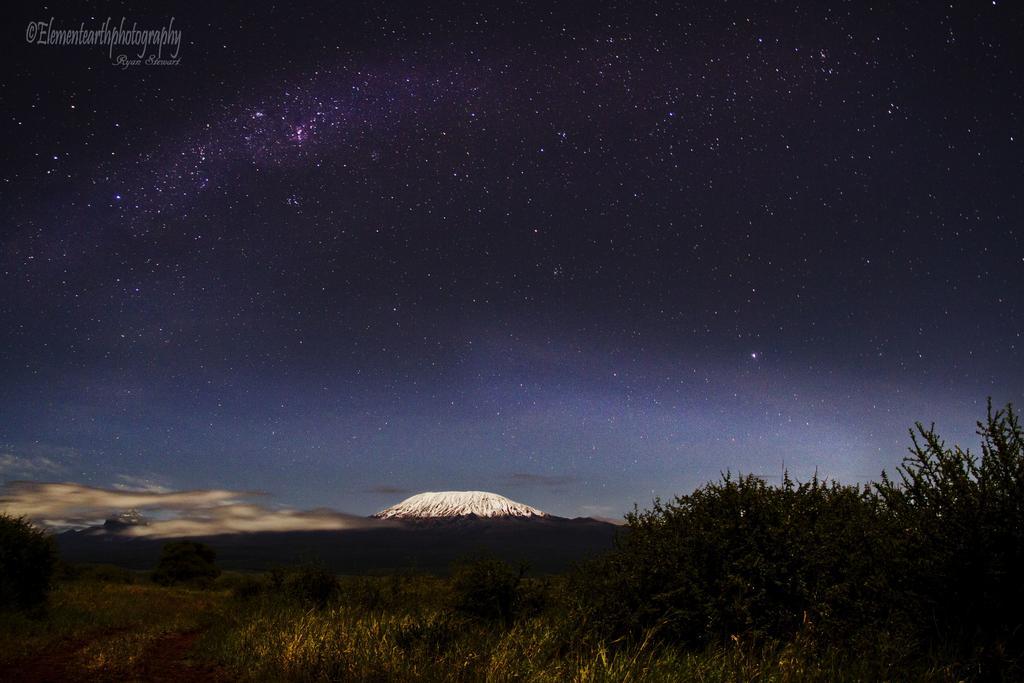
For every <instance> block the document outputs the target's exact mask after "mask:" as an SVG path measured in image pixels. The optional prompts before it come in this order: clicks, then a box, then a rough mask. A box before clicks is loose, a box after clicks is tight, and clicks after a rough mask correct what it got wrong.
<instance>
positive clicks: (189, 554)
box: [153, 541, 220, 586]
mask: <svg viewBox="0 0 1024 683" xmlns="http://www.w3.org/2000/svg"><path fill="white" fill-rule="evenodd" d="M216 559H217V553H216V552H215V551H214V550H213V548H211V547H210V546H208V545H206V544H205V543H199V542H196V541H172V542H170V543H165V544H164V546H163V549H162V550H161V552H160V561H159V563H158V564H157V567H156V570H155V571H154V572H153V580H154V581H156V582H157V583H159V584H161V585H164V586H169V585H172V584H176V583H192V584H198V585H209V584H210V583H212V582H213V580H214V579H216V578H217V577H218V576H220V569H219V568H218V567H217V565H216V564H214V562H215V560H216Z"/></svg>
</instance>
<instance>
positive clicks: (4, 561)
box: [0, 513, 57, 609]
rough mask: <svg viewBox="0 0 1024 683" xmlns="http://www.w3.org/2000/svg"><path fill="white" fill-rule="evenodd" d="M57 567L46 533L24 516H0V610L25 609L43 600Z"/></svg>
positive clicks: (48, 536) (54, 553)
mask: <svg viewBox="0 0 1024 683" xmlns="http://www.w3.org/2000/svg"><path fill="white" fill-rule="evenodd" d="M56 567H57V551H56V548H55V547H54V543H53V539H52V537H50V535H49V534H47V533H45V532H43V531H41V530H40V529H37V528H36V527H35V526H33V525H32V523H31V522H29V521H28V520H27V519H25V518H24V517H11V516H10V515H6V514H2V513H0V609H12V608H13V609H27V608H30V607H35V606H38V605H41V604H42V603H44V602H45V601H46V596H47V595H48V593H49V591H50V584H51V582H52V580H53V573H54V570H55V569H56Z"/></svg>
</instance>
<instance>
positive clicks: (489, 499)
mask: <svg viewBox="0 0 1024 683" xmlns="http://www.w3.org/2000/svg"><path fill="white" fill-rule="evenodd" d="M548 516H549V515H548V514H547V513H546V512H541V511H540V510H538V509H536V508H532V507H530V506H529V505H524V504H523V503H517V502H516V501H514V500H509V499H508V498H506V497H505V496H499V495H498V494H497V493H488V492H487V491H427V492H425V493H418V494H416V495H415V496H412V497H410V498H406V499H405V500H403V501H402V502H401V503H398V504H397V505H392V506H391V507H389V508H387V509H384V510H381V511H380V512H378V513H377V514H376V515H374V517H379V518H381V519H400V520H401V519H453V518H459V517H486V518H508V517H515V518H528V517H548Z"/></svg>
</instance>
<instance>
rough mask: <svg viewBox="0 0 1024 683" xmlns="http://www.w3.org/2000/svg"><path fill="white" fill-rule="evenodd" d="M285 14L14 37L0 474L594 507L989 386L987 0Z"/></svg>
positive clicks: (992, 83)
mask: <svg viewBox="0 0 1024 683" xmlns="http://www.w3.org/2000/svg"><path fill="white" fill-rule="evenodd" d="M48 11H49V10H48ZM78 12H79V10H77V9H75V8H74V7H68V8H64V9H60V8H57V9H54V10H53V11H52V12H51V13H52V14H53V15H54V16H57V17H58V19H61V20H63V21H65V23H67V24H69V25H70V24H76V23H77V22H78V21H80V20H82V19H83V18H84V17H82V16H80V15H79V13H78ZM291 12H292V10H285V9H283V8H281V9H278V8H276V7H271V6H264V5H263V4H262V3H253V4H252V6H251V7H249V6H247V8H246V9H245V11H244V14H243V15H242V16H236V15H231V14H229V13H228V12H226V11H224V10H209V9H199V8H194V7H191V6H185V5H182V6H180V7H179V8H178V9H177V10H176V11H168V14H167V15H140V16H139V17H138V20H139V21H148V22H149V23H152V24H153V25H156V26H159V25H162V23H163V22H165V21H166V19H167V18H168V17H170V16H174V17H175V27H177V28H180V29H181V30H182V32H183V36H184V39H185V42H184V44H183V45H182V55H181V56H182V62H181V64H180V65H178V66H169V67H149V68H147V67H144V66H139V67H134V68H133V69H127V70H121V69H118V68H117V67H116V66H113V65H111V64H109V63H108V61H107V60H106V56H105V54H104V52H103V51H102V50H96V51H90V50H89V49H87V48H84V47H83V48H74V49H73V48H71V47H61V48H52V47H51V48H44V47H41V46H34V45H27V44H19V45H17V46H16V49H15V54H14V55H13V56H12V57H11V60H12V63H11V68H9V69H7V70H6V71H5V75H4V76H3V91H2V92H3V93H4V119H3V120H4V121H5V122H6V125H7V136H6V139H7V140H8V142H7V144H6V145H5V147H6V149H5V153H4V166H3V168H4V172H3V183H2V186H0V191H2V193H3V204H2V206H3V208H2V216H3V219H4V228H3V251H2V255H0V259H2V260H0V267H2V271H0V277H2V281H0V282H2V286H0V342H2V347H0V374H2V376H3V377H4V380H3V383H2V391H0V449H2V451H0V452H2V453H4V454H6V457H7V460H6V462H7V463H8V465H7V466H6V471H4V472H0V475H3V476H5V477H7V478H17V477H26V476H29V475H31V478H51V479H60V480H68V481H80V482H84V483H88V484H94V485H102V486H106V485H110V484H111V483H112V482H116V481H118V478H119V477H121V478H124V477H129V478H136V477H143V478H145V479H146V480H147V481H153V482H158V483H159V484H160V485H162V486H169V487H221V488H229V489H241V488H246V489H250V488H258V489H265V490H270V491H273V492H275V493H277V494H279V495H281V496H282V498H284V499H285V500H288V501H290V502H293V503H295V504H302V505H306V504H325V505H332V506H335V507H339V508H342V509H346V510H352V511H356V512H368V511H372V510H374V509H378V508H380V507H383V506H384V505H385V504H388V503H391V502H394V501H393V500H392V499H395V498H399V497H402V496H401V495H400V494H401V493H402V492H405V491H419V490H427V489H459V488H469V489H482V490H495V491H498V492H502V493H506V494H508V495H509V496H511V497H513V498H516V499H518V500H525V501H527V502H529V503H531V504H534V505H537V506H538V507H541V508H543V509H548V510H550V511H552V512H555V513H560V514H580V513H584V512H593V513H595V514H615V513H616V512H621V511H622V510H624V509H626V508H628V507H630V506H631V504H632V503H633V502H634V501H637V502H640V503H641V504H643V503H645V502H646V501H649V500H650V499H651V497H652V496H654V495H662V496H666V495H671V494H674V493H681V492H685V491H686V490H688V489H690V488H692V487H693V486H695V485H698V484H700V483H702V482H704V481H706V480H708V479H710V478H714V477H716V476H717V475H718V473H719V472H720V471H722V470H725V469H733V470H737V469H739V470H743V471H753V472H755V473H759V474H762V475H764V476H768V477H777V476H778V475H779V473H780V472H781V471H782V470H783V468H789V469H791V471H793V472H794V473H795V474H797V475H798V476H802V477H803V476H810V474H811V473H813V472H815V471H818V472H819V473H820V474H823V475H825V476H835V477H839V478H841V479H844V480H850V481H852V480H864V479H868V478H871V477H875V476H877V474H878V472H879V471H880V470H881V468H883V467H887V468H891V467H892V466H893V465H894V464H895V463H897V462H898V461H899V459H900V458H901V457H902V454H903V451H904V448H905V445H906V438H905V436H904V435H905V430H906V428H907V427H909V426H910V425H911V424H912V423H913V421H914V420H917V419H922V420H926V421H929V420H936V421H937V422H938V423H939V427H940V428H942V427H943V426H945V427H946V430H945V431H946V432H947V433H948V434H949V435H950V437H951V438H955V439H957V440H960V441H965V442H972V441H973V436H972V425H973V420H974V419H975V418H977V417H980V415H981V409H982V408H981V407H982V406H983V405H984V401H985V399H986V397H987V396H990V395H991V396H993V398H994V399H995V400H997V401H998V402H1005V401H1009V400H1018V401H1019V400H1020V398H1021V390H1022V386H1024V384H1022V381H1021V380H1022V379H1024V361H1022V354H1021V330H1022V326H1024V319H1022V313H1021V309H1020V298H1021V297H1020V295H1021V291H1022V289H1024V287H1022V285H1024V278H1022V275H1021V273H1022V271H1024V245H1022V244H1021V228H1020V225H1021V220H1022V218H1024V211H1022V205H1024V202H1022V201H1021V197H1020V178H1021V177H1024V176H1022V171H1024V168H1022V166H1024V164H1022V154H1021V146H1020V139H1021V135H1022V131H1021V121H1020V112H1021V111H1024V108H1022V104H1024V102H1022V98H1021V93H1022V90H1021V86H1020V83H1021V67H1022V60H1021V57H1020V54H1019V51H1016V50H1015V49H1014V44H1015V43H1014V38H1015V37H1016V36H1017V35H1019V33H1020V29H1021V28H1022V25H1021V24H1022V21H1021V16H1020V14H1019V13H1018V12H1015V11H1014V10H1013V9H1012V8H1009V7H1003V5H1002V4H1001V3H1000V4H988V5H984V6H982V5H978V6H977V7H974V8H971V9H969V10H958V11H957V13H952V12H951V11H950V10H948V9H947V8H938V7H934V8H932V7H927V6H913V7H908V8H903V9H899V10H892V11H883V10H869V9H862V8H857V7H847V8H845V9H843V10H841V11H829V10H825V9H820V10H819V9H816V8H815V9H807V8H802V7H797V6H795V5H793V6H785V5H783V6H780V7H775V8H773V9H771V10H751V9H749V8H741V7H729V6H728V4H727V3H708V4H707V6H699V5H694V6H693V7H689V8H686V7H684V8H680V7H675V6H671V5H657V4H645V5H644V7H642V8H640V7H637V8H634V9H633V10H632V11H631V10H628V9H626V8H624V7H618V8H616V7H612V6H603V5H602V6H598V5H594V4H592V3H587V4H580V5H566V6H565V7H563V8H562V9H559V10H549V9H544V10H541V9H532V8H529V7H527V6H524V5H515V6H510V7H505V8H502V9H500V10H499V9H489V8H486V7H482V6H478V5H476V4H467V5H459V6H452V7H450V8H448V9H447V10H443V11H442V10H440V9H433V10H432V9H428V8H415V7H396V8H392V9H381V8H375V7H374V6H372V5H369V4H367V5H360V4H345V6H344V7H334V6H331V5H324V6H321V7H318V8H315V9H310V10H304V11H302V12H299V11H298V10H295V11H294V13H291ZM115 14H116V12H115ZM124 14H125V15H126V16H128V15H129V14H130V12H129V10H124ZM58 15H60V16H58ZM43 18H44V17H37V16H35V10H34V9H33V8H31V7H26V8H23V10H19V13H18V17H16V18H13V19H11V24H12V25H15V26H16V27H18V30H19V31H21V30H23V29H24V24H25V23H27V22H28V21H29V20H36V19H43ZM133 18H134V15H133ZM19 35H20V34H19ZM3 462H5V461H3V460H0V463H3ZM40 463H44V464H42V465H41V464H40ZM45 463H49V465H46V464H45ZM33 467H35V468H36V469H35V470H34V471H29V470H30V469H31V468H33ZM19 468H20V469H19ZM40 468H42V469H41V471H40ZM42 475H45V476H42Z"/></svg>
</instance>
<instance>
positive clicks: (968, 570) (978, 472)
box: [878, 401, 1024, 654]
mask: <svg viewBox="0 0 1024 683" xmlns="http://www.w3.org/2000/svg"><path fill="white" fill-rule="evenodd" d="M977 433H978V435H979V436H980V437H981V440H982V444H981V457H980V458H978V457H976V456H975V455H973V454H972V453H971V452H970V451H967V450H963V449H961V448H960V447H959V446H954V447H953V448H947V447H946V445H945V443H944V442H943V441H942V440H941V439H940V438H939V436H938V435H937V434H936V433H935V428H934V425H933V426H931V427H929V428H927V429H926V428H925V427H924V426H923V425H921V424H920V423H919V424H917V426H916V429H915V430H914V431H912V432H911V438H912V442H913V445H912V446H911V448H910V453H911V454H910V456H909V457H907V458H906V459H904V461H903V465H902V466H901V467H900V468H899V470H898V474H899V482H898V483H897V482H895V481H893V480H891V479H890V478H889V477H887V476H885V474H884V473H883V476H882V483H881V484H879V485H878V491H879V494H880V495H881V496H882V498H883V499H884V501H885V504H886V506H887V508H888V512H889V514H890V515H891V517H892V520H893V528H894V529H895V530H896V531H897V533H898V542H899V545H898V547H899V549H900V551H901V552H900V553H899V554H898V556H896V557H895V558H894V561H895V562H896V563H898V564H897V565H896V566H895V567H894V571H893V572H892V574H891V576H892V580H893V582H894V583H896V584H897V585H898V587H899V590H900V594H901V596H902V601H903V603H904V605H905V607H906V609H908V610H909V611H910V614H911V616H912V618H913V619H914V621H915V622H917V623H919V624H921V625H922V626H923V628H924V633H923V634H922V635H923V636H924V637H925V638H927V639H929V640H932V641H935V642H945V643H949V642H959V643H960V644H961V646H962V648H963V649H967V650H974V649H975V648H977V647H983V646H985V645H986V644H987V645H988V646H989V648H990V649H991V648H995V649H996V650H998V651H1003V650H1005V649H1007V648H1010V649H1011V650H1013V651H1015V652H1017V653H1018V654H1019V653H1021V652H1022V651H1024V642H1022V639H1024V634H1021V633H1020V630H1021V629H1020V625H1021V624H1022V622H1024V617H1022V615H1024V582H1022V581H1021V578H1022V577H1024V434H1022V431H1021V426H1020V421H1019V419H1018V417H1017V415H1016V414H1015V413H1014V411H1013V407H1012V406H1007V407H1006V409H1004V410H998V411H995V412H993V410H992V404H991V401H990V402H989V406H988V412H987V415H986V419H985V421H984V422H978V431H977Z"/></svg>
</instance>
